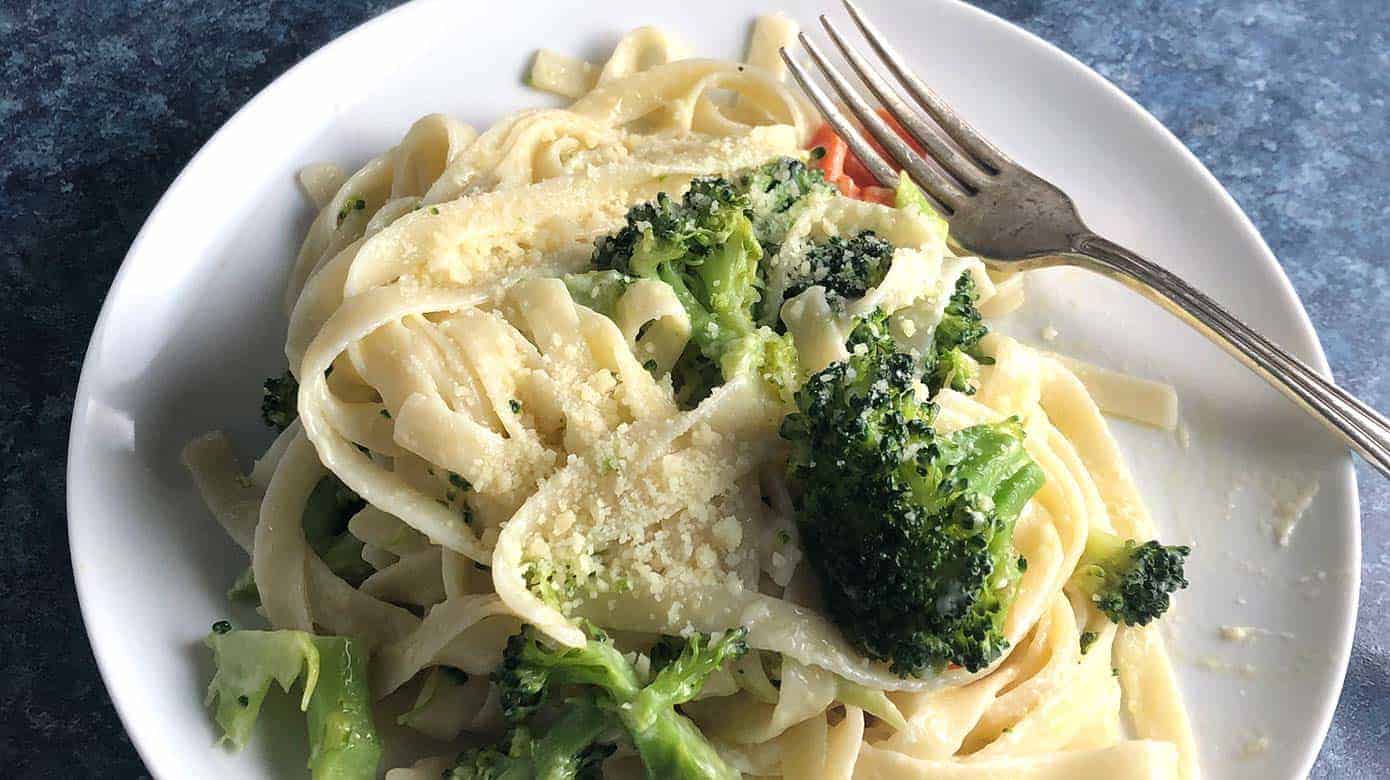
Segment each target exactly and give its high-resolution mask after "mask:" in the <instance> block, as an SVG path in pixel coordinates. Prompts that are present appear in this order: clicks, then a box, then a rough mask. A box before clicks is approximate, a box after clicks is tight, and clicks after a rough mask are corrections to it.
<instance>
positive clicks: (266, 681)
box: [206, 621, 381, 780]
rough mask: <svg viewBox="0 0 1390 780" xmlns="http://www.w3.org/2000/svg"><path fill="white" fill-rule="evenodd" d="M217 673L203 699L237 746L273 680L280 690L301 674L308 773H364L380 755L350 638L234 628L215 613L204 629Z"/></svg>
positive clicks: (320, 778) (350, 779)
mask: <svg viewBox="0 0 1390 780" xmlns="http://www.w3.org/2000/svg"><path fill="white" fill-rule="evenodd" d="M206 642H207V645H208V647H210V648H212V652H213V659H214V661H215V663H216V665H217V673H216V674H215V675H214V676H213V678H212V682H211V683H210V684H209V686H208V698H207V703H208V704H210V705H214V706H215V708H216V718H217V723H218V725H219V726H221V728H222V731H223V734H224V736H223V739H225V740H227V741H228V742H231V743H232V745H233V747H236V748H241V747H244V746H245V745H246V742H247V741H248V740H249V739H250V736H251V729H252V727H253V726H254V725H255V723H256V716H257V715H258V714H259V713H260V710H261V703H262V702H263V701H264V700H265V696H266V694H267V693H268V692H269V691H270V686H271V683H272V682H277V683H279V684H280V687H281V688H282V689H284V690H285V691H286V692H288V691H289V689H290V687H291V686H292V685H293V684H294V682H295V680H296V679H299V678H300V677H301V676H302V677H303V679H304V694H303V697H302V699H301V700H300V709H301V710H304V712H305V717H306V719H307V721H308V724H309V768H310V769H311V770H312V772H313V777H314V780H370V778H375V777H376V770H377V764H378V763H380V761H381V740H380V739H379V738H378V737H377V734H376V728H375V726H374V725H373V724H372V695H371V690H370V689H369V688H368V685H367V653H366V650H365V649H364V648H362V647H361V646H360V645H358V644H357V642H356V641H355V640H353V639H349V638H347V637H338V636H314V635H312V634H308V633H305V632H303V631H234V630H232V627H231V624H229V623H227V622H226V621H219V622H217V623H216V624H214V625H213V630H212V633H211V634H209V635H208V637H207V640H206Z"/></svg>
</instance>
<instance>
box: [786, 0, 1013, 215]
mask: <svg viewBox="0 0 1390 780" xmlns="http://www.w3.org/2000/svg"><path fill="white" fill-rule="evenodd" d="M844 4H845V8H846V9H848V10H849V14H850V18H851V19H853V20H854V23H855V26H857V27H858V28H859V30H860V32H862V33H863V34H864V37H865V38H866V39H867V40H868V41H869V44H870V46H871V47H872V48H873V50H874V51H875V52H876V53H877V54H878V57H879V59H880V60H882V61H883V62H884V63H885V64H886V65H887V66H888V70H889V72H891V73H892V75H893V76H894V78H895V79H896V81H897V83H898V85H900V86H901V88H902V89H903V90H905V91H906V93H907V95H908V96H909V97H910V98H911V99H912V101H913V102H914V103H915V104H916V106H918V107H920V108H921V109H923V110H924V111H925V112H926V114H927V115H928V116H930V117H931V119H932V120H934V121H935V125H933V124H932V123H930V122H928V121H927V119H926V117H924V116H923V115H922V113H920V112H919V111H918V110H917V109H915V108H914V107H913V106H912V105H911V104H909V103H908V101H907V100H905V99H904V98H903V97H902V95H900V93H899V92H898V90H897V89H895V88H894V87H893V85H892V84H891V83H890V82H889V80H888V78H887V77H885V76H884V75H883V74H882V73H881V72H880V71H879V70H878V69H877V68H876V67H874V66H873V65H872V64H870V62H869V61H868V59H866V58H865V56H864V55H863V54H861V53H860V52H859V50H858V49H856V48H855V47H854V46H853V45H851V44H850V43H849V42H848V41H846V40H845V37H844V36H843V35H841V34H840V31H839V30H837V29H836V28H835V25H834V24H833V23H832V22H831V21H830V20H829V19H828V18H827V17H825V16H824V15H822V16H821V17H820V21H821V24H822V25H823V26H824V27H825V30H826V32H827V33H828V34H829V36H830V39H831V41H833V42H834V43H835V47H836V48H838V49H839V50H840V53H841V54H842V55H844V58H845V60H846V61H847V62H849V64H850V67H851V68H852V69H853V70H854V73H855V74H856V75H857V76H858V77H859V78H860V80H862V81H863V83H864V84H865V85H866V86H867V87H868V88H869V91H870V92H872V93H873V96H874V97H875V98H876V99H877V100H878V102H879V104H881V105H882V106H883V108H882V110H881V112H880V111H875V110H874V109H873V107H872V106H871V105H870V104H869V102H868V101H867V100H866V99H865V98H864V97H863V96H862V95H860V94H859V92H858V91H857V90H856V89H855V87H854V86H852V85H851V84H850V81H849V79H848V78H847V77H846V76H845V74H844V73H843V72H841V71H840V70H839V69H838V68H836V67H835V66H834V65H832V64H831V63H830V62H829V61H828V60H827V59H826V56H825V54H824V53H823V52H822V51H821V50H820V47H819V46H817V45H816V43H815V42H814V41H812V40H811V39H810V37H808V36H807V35H806V34H805V33H801V35H800V36H798V37H799V39H800V41H801V45H802V46H804V47H805V48H806V51H807V52H808V53H809V54H810V55H811V59H812V60H814V61H815V64H816V67H817V68H818V69H819V70H820V72H821V73H822V74H823V75H824V76H825V79H826V81H828V82H829V83H830V85H831V87H833V88H834V90H835V92H836V93H838V94H839V96H840V98H841V99H842V100H843V101H844V105H845V108H847V109H848V111H849V113H850V114H853V116H854V118H855V119H857V120H858V122H859V125H858V126H856V125H855V123H854V122H853V121H852V120H851V119H850V118H849V116H847V115H846V114H845V112H844V111H843V110H841V108H840V107H839V106H838V105H837V104H836V103H835V101H834V100H832V99H831V98H830V96H829V95H828V94H827V93H826V91H825V90H824V89H822V88H821V87H820V85H819V84H817V83H816V82H815V81H814V80H813V79H812V78H811V75H810V73H809V72H808V71H807V68H806V67H805V66H803V65H801V64H800V63H798V62H797V61H796V60H794V59H792V57H791V54H790V53H789V52H788V51H787V50H786V49H782V51H781V54H782V59H783V60H785V61H786V63H787V67H788V68H789V69H790V70H791V72H792V75H793V76H794V77H795V78H796V80H797V83H799V84H800V85H801V87H802V89H804V90H805V91H806V94H807V95H808V96H809V97H810V99H811V102H812V103H814V104H815V106H816V108H817V109H819V110H820V112H821V114H822V115H823V116H824V117H825V119H826V121H827V122H828V123H829V124H830V126H831V127H832V128H834V130H835V132H836V133H837V134H838V135H839V136H840V137H841V138H843V139H844V140H845V143H846V144H848V145H849V148H850V150H851V151H853V152H854V155H855V156H856V157H858V158H859V160H860V161H861V162H863V163H864V166H865V167H866V168H867V169H868V170H869V172H870V173H871V174H873V176H874V178H875V179H877V180H878V181H879V183H880V184H882V185H883V186H885V187H892V186H894V185H896V184H897V179H898V174H897V172H896V170H895V168H894V166H893V165H892V164H890V162H889V160H885V159H884V158H883V156H882V155H880V154H879V152H878V151H877V150H876V149H875V148H874V147H873V146H872V145H871V144H870V143H869V142H868V140H866V139H865V138H864V136H863V131H867V132H868V133H869V135H871V136H873V138H874V139H875V140H876V141H878V143H879V144H880V145H881V146H882V148H883V150H884V151H885V152H887V154H888V157H889V158H890V159H891V160H892V161H893V162H896V163H897V164H898V165H899V166H901V167H902V168H903V169H904V170H906V171H907V173H908V175H909V176H910V177H911V178H912V179H913V181H915V182H916V183H917V184H918V186H920V187H921V188H922V189H923V190H924V191H925V192H926V194H927V195H929V196H930V197H931V198H932V199H933V200H934V201H935V202H936V203H935V205H936V206H937V207H938V208H940V209H941V210H942V211H943V212H944V213H945V214H947V215H951V214H954V213H955V212H956V211H957V210H958V209H959V208H960V206H961V203H962V199H963V198H966V197H969V196H971V195H974V194H975V193H976V192H977V191H978V190H979V189H980V187H981V186H982V185H984V184H985V182H986V181H987V180H988V179H989V178H990V177H992V176H994V175H996V174H998V173H999V171H1000V170H1001V169H1002V168H1003V167H1004V166H1005V165H1007V164H1008V163H1009V159H1008V158H1007V157H1006V156H1005V155H1004V154H1003V153H1001V152H1000V151H999V150H998V149H996V148H995V147H994V145H993V144H991V143H989V141H987V140H985V139H984V137H982V136H981V135H980V134H979V133H978V132H977V131H976V130H975V129H974V128H973V127H971V126H970V125H969V124H968V123H966V122H965V120H963V119H961V118H960V115H959V114H957V113H956V112H955V111H954V110H953V109H952V108H951V107H950V106H949V105H947V104H946V102H945V101H943V100H942V99H941V98H940V97H939V96H938V95H937V94H936V93H935V92H933V91H932V89H931V88H930V87H928V86H927V85H926V84H924V83H923V82H922V80H921V79H919V78H918V77H917V76H916V75H914V74H913V73H912V72H911V71H910V70H909V69H908V68H907V66H906V65H905V64H904V63H903V59H902V57H901V56H900V55H899V54H898V53H897V52H896V51H895V50H894V49H893V48H892V46H891V45H890V44H889V43H888V42H887V40H885V39H884V37H883V35H882V34H881V33H880V32H879V31H878V28H876V27H875V26H874V25H873V23H871V22H870V21H869V20H868V19H867V18H865V16H864V14H863V12H861V11H860V10H859V8H858V7H856V6H855V5H854V3H852V2H849V0H845V3H844ZM885 116H886V117H891V118H892V119H893V120H895V121H896V122H897V123H898V125H899V126H900V127H901V128H902V129H903V131H905V132H906V134H907V135H908V136H909V137H910V138H911V139H912V140H913V141H916V142H917V144H918V145H919V148H921V149H924V150H925V151H926V153H927V155H928V157H930V159H931V162H932V163H935V165H932V164H929V163H928V162H927V160H926V159H923V157H922V156H921V155H919V154H918V153H917V152H916V151H915V150H914V149H913V147H912V146H911V145H909V143H908V142H907V141H906V140H904V138H903V137H902V136H900V135H899V134H898V132H897V131H895V129H894V128H893V127H892V126H890V125H889V124H888V122H887V121H886V120H885ZM860 127H862V128H863V131H861V130H860ZM948 138H949V140H947V139H948ZM952 142H954V145H953V143H952Z"/></svg>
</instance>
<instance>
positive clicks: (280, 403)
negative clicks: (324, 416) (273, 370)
mask: <svg viewBox="0 0 1390 780" xmlns="http://www.w3.org/2000/svg"><path fill="white" fill-rule="evenodd" d="M298 416H299V381H298V380H296V379H295V378H294V374H291V373H290V372H289V371H286V372H285V373H283V374H281V375H280V376H273V377H271V378H269V379H267V380H265V395H264V396H263V397H262V398H261V419H262V420H264V421H265V424H266V425H268V426H270V427H271V428H274V429H275V430H277V431H283V430H285V429H286V428H288V427H290V423H292V422H294V419H295V418H296V417H298Z"/></svg>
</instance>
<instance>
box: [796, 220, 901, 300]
mask: <svg viewBox="0 0 1390 780" xmlns="http://www.w3.org/2000/svg"><path fill="white" fill-rule="evenodd" d="M892 260H893V245H892V244H890V243H888V242H887V241H885V240H883V239H882V238H879V236H878V234H877V233H875V232H873V231H872V230H865V231H863V232H861V233H857V234H855V235H854V236H853V237H851V238H849V239H848V240H846V239H844V238H841V237H840V236H831V237H830V239H829V240H827V241H825V242H823V243H820V244H816V245H815V246H813V247H811V250H810V251H809V252H807V254H806V269H807V272H806V274H805V275H804V276H801V277H798V278H796V279H793V280H791V282H790V284H788V286H787V292H786V297H788V298H793V297H795V296H797V295H800V294H801V293H803V292H805V291H806V288H807V287H810V286H812V285H816V284H818V285H820V286H822V287H824V288H825V289H826V291H827V292H829V293H830V294H831V296H832V297H840V298H862V297H864V293H866V292H868V291H869V289H870V288H872V287H877V286H878V284H879V282H882V281H883V277H884V276H885V275H886V274H887V273H888V266H889V264H890V263H892Z"/></svg>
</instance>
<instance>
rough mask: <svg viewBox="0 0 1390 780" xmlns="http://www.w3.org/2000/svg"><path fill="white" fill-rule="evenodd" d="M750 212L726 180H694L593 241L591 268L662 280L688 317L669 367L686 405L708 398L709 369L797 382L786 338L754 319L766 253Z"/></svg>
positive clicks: (789, 384)
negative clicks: (676, 196)
mask: <svg viewBox="0 0 1390 780" xmlns="http://www.w3.org/2000/svg"><path fill="white" fill-rule="evenodd" d="M747 209H748V198H747V197H746V196H745V195H744V194H742V193H741V192H739V191H738V190H737V189H736V188H735V187H734V186H733V185H732V184H730V183H729V181H728V180H727V179H722V178H716V177H709V178H700V179H695V180H694V181H692V182H691V183H690V189H689V190H687V191H686V193H685V195H684V197H682V198H681V200H680V202H679V203H677V202H676V201H674V200H673V199H672V198H671V197H670V196H669V195H667V194H666V193H664V192H663V193H660V194H659V195H657V198H656V200H654V201H651V202H648V203H643V204H640V205H638V206H634V207H633V208H632V209H631V210H630V211H629V212H628V214H627V224H626V226H625V227H623V228H622V229H621V230H619V231H618V232H617V233H615V234H613V235H611V236H606V237H604V238H600V239H599V240H598V241H597V242H596V244H595V248H594V255H593V263H594V267H595V268H597V269H599V270H601V271H607V270H614V271H618V272H619V273H621V274H622V275H624V276H627V277H638V278H649V279H658V280H660V281H662V282H665V283H666V284H668V285H670V286H671V289H672V291H673V292H674V293H675V295H676V299H677V300H679V301H680V302H681V305H682V306H683V307H684V308H685V310H686V312H687V313H688V314H689V316H690V324H691V342H690V345H689V346H688V347H687V348H686V352H687V354H685V355H682V356H681V359H680V361H679V362H680V364H681V370H680V371H679V372H673V374H674V378H675V380H676V381H677V382H679V383H681V384H682V387H680V388H678V391H680V392H681V395H682V397H683V398H684V399H685V400H686V401H687V403H688V404H694V403H698V402H699V401H701V400H703V398H704V396H705V395H708V391H709V390H710V389H711V388H712V387H713V385H712V384H711V382H710V378H711V377H712V375H713V373H714V371H715V370H716V369H715V368H714V367H717V371H718V374H719V376H720V377H721V378H722V379H723V380H725V381H727V380H729V379H732V378H734V377H735V376H739V375H742V374H744V373H748V372H758V373H759V374H760V375H761V376H762V377H763V378H764V379H765V380H766V381H767V382H768V383H769V384H770V385H772V386H773V387H774V388H775V389H777V390H778V391H779V392H781V393H783V394H784V395H786V396H790V393H791V391H792V389H794V387H795V383H796V376H797V374H796V368H795V367H796V350H795V348H794V347H793V346H792V343H791V340H790V339H789V338H787V337H785V336H779V335H778V334H776V333H774V332H773V331H772V330H771V329H769V328H765V327H764V328H760V327H758V325H757V323H756V322H755V321H754V319H753V307H754V305H755V304H756V303H757V301H758V299H759V293H758V284H759V279H758V262H759V261H760V260H761V259H762V257H763V250H762V246H761V245H760V244H759V243H758V240H757V238H756V237H755V236H754V234H753V224H752V222H751V221H750V220H749V217H748V214H747V211H746V210H747ZM703 362H709V363H712V364H714V365H713V367H711V366H705V365H703Z"/></svg>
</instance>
